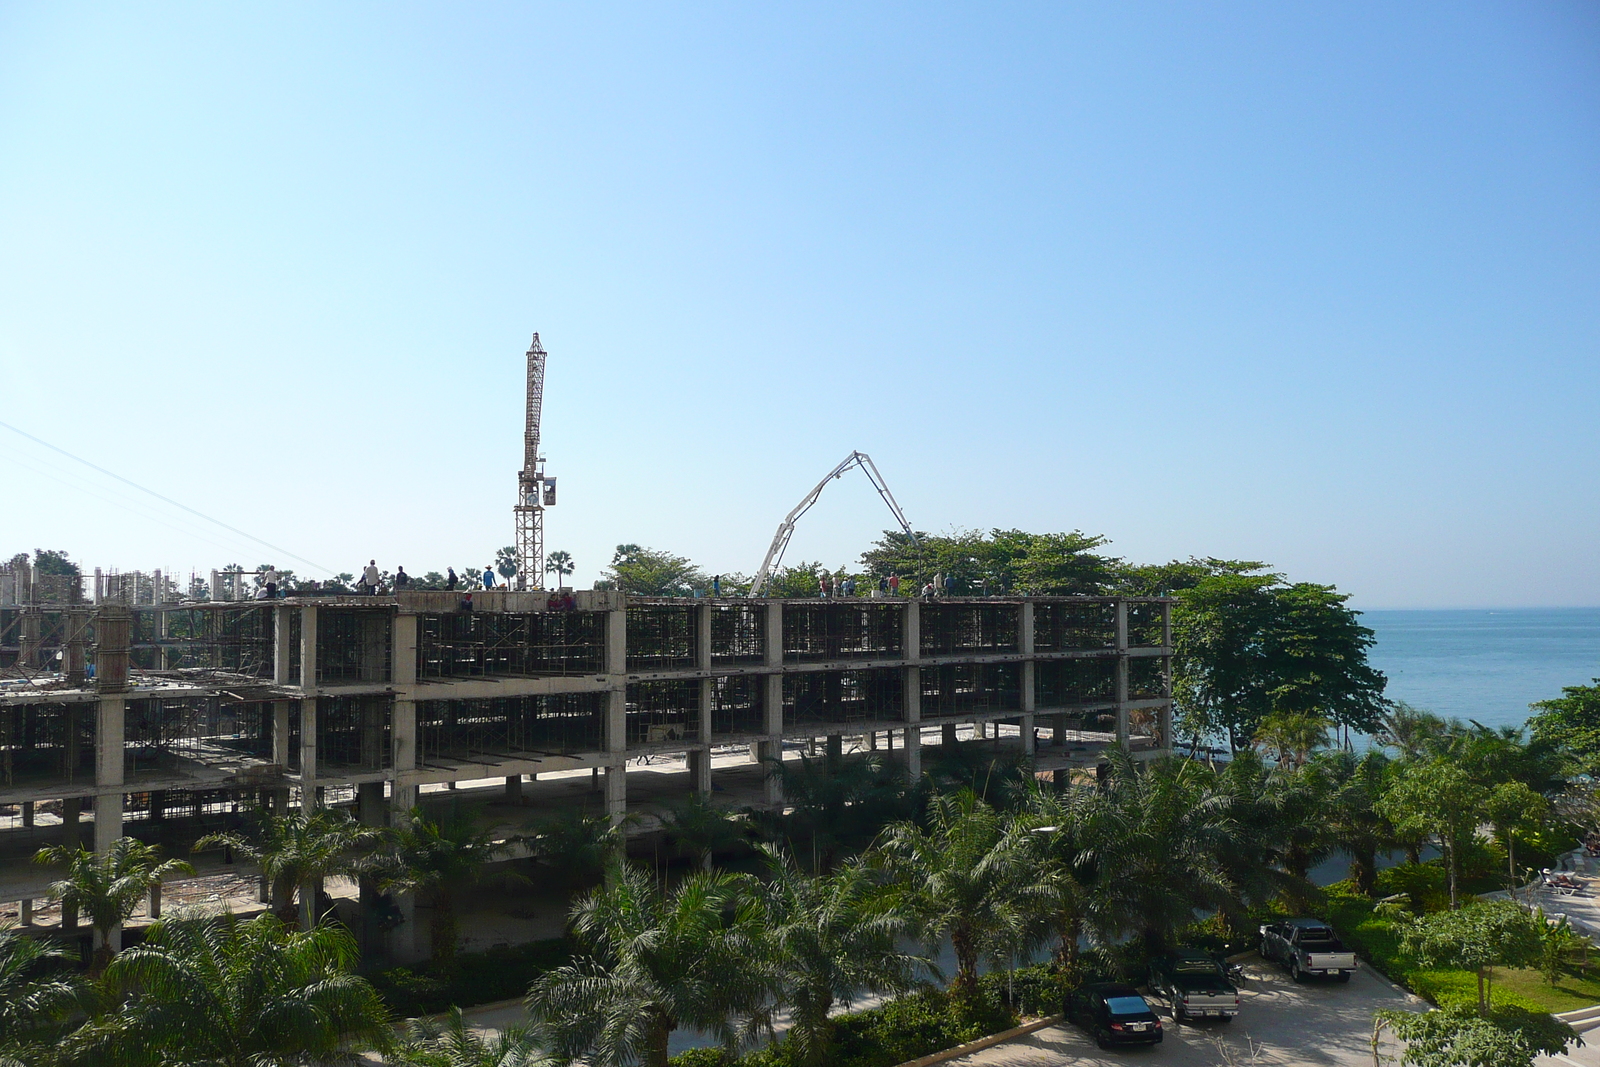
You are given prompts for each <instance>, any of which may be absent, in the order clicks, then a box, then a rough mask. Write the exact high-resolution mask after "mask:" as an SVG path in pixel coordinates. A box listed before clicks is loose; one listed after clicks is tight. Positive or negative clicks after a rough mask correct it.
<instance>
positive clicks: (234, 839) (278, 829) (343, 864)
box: [194, 808, 387, 930]
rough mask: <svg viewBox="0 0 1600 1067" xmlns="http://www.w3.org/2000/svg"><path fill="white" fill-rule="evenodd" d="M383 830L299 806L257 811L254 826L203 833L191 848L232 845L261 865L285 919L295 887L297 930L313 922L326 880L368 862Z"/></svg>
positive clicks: (291, 915)
mask: <svg viewBox="0 0 1600 1067" xmlns="http://www.w3.org/2000/svg"><path fill="white" fill-rule="evenodd" d="M386 836H387V833H386V831H384V830H381V829H378V828H376V827H371V826H362V825H361V824H360V823H358V822H356V821H355V820H354V819H352V818H351V817H350V816H348V815H346V814H345V813H344V812H342V811H339V810H337V809H335V808H318V809H315V810H313V811H310V812H307V811H305V810H304V809H301V810H298V811H291V812H288V813H287V814H284V815H273V814H271V813H270V812H262V813H260V814H259V815H258V816H257V822H256V826H255V828H254V830H252V831H251V832H249V833H244V834H239V833H234V832H232V831H229V832H227V833H220V834H207V835H206V836H205V837H202V838H201V839H200V840H199V841H196V842H195V846H194V847H195V850H196V851H200V850H203V849H208V848H231V849H233V850H234V851H235V852H238V853H239V854H240V855H242V856H244V857H245V858H246V859H248V860H250V861H251V862H252V863H254V864H256V866H258V867H260V868H261V874H262V875H263V877H265V878H266V879H267V881H268V883H269V884H270V885H271V889H272V910H273V914H275V915H277V916H278V918H280V919H282V920H283V921H284V922H286V923H292V922H294V921H295V918H296V910H295V904H294V895H295V890H296V888H298V889H299V891H300V907H299V922H300V928H301V929H302V930H309V929H311V928H312V927H313V926H314V925H316V921H317V917H316V898H317V893H318V892H319V891H320V889H321V887H322V883H323V881H324V880H325V879H327V878H331V877H333V876H334V875H339V874H359V873H360V872H361V871H362V870H364V869H365V868H366V867H367V866H368V865H369V863H370V851H371V850H372V849H373V848H375V847H376V846H378V845H379V844H381V843H382V842H383V841H384V839H385V837H386Z"/></svg>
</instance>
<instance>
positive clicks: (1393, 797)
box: [1378, 758, 1488, 910]
mask: <svg viewBox="0 0 1600 1067" xmlns="http://www.w3.org/2000/svg"><path fill="white" fill-rule="evenodd" d="M1487 795H1488V790H1487V789H1485V788H1484V787H1483V786H1481V785H1479V784H1478V783H1476V782H1474V781H1473V780H1472V778H1471V777H1470V776H1469V775H1468V774H1467V772H1466V771H1464V770H1462V769H1461V768H1460V767H1459V766H1457V765H1456V764H1455V763H1452V762H1451V761H1449V760H1445V759H1437V758H1436V759H1431V760H1427V761H1425V762H1412V763H1409V764H1407V765H1404V766H1402V767H1401V769H1400V773H1399V774H1398V775H1397V776H1396V777H1395V779H1394V780H1393V782H1392V784H1391V785H1390V786H1389V788H1388V790H1387V791H1386V792H1385V793H1384V795H1383V797H1382V798H1381V799H1380V800H1379V801H1378V811H1379V812H1380V813H1381V814H1382V815H1383V816H1384V817H1385V818H1387V819H1388V820H1389V821H1390V822H1391V823H1392V824H1393V825H1394V828H1395V830H1396V831H1397V832H1398V833H1400V834H1424V835H1427V836H1430V837H1432V838H1433V840H1434V842H1435V843H1436V844H1437V845H1438V846H1439V851H1440V852H1442V853H1443V854H1444V859H1445V870H1446V871H1447V872H1448V874H1449V879H1450V907H1451V909H1452V910H1454V909H1456V908H1459V907H1460V906H1461V898H1460V894H1459V892H1458V884H1459V882H1460V880H1461V848H1462V846H1463V845H1464V844H1465V843H1466V841H1467V840H1468V839H1470V837H1471V835H1472V833H1473V831H1474V830H1476V829H1477V827H1478V825H1479V823H1481V822H1482V821H1483V816H1484V811H1483V803H1484V800H1485V799H1486V798H1487Z"/></svg>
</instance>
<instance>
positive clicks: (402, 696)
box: [389, 613, 422, 812]
mask: <svg viewBox="0 0 1600 1067" xmlns="http://www.w3.org/2000/svg"><path fill="white" fill-rule="evenodd" d="M416 684H417V617H416V616H415V615H410V614H406V613H401V614H398V615H396V616H395V618H394V687H395V698H394V705H393V707H392V708H391V710H390V714H391V715H393V716H394V721H393V722H392V723H391V726H392V730H391V733H390V737H391V738H392V741H393V745H394V752H393V754H392V756H391V759H392V761H393V763H394V775H395V780H394V787H393V790H392V793H391V795H390V798H389V807H390V810H391V812H406V811H410V810H411V809H412V808H414V807H416V806H417V787H416V786H415V785H412V784H407V785H401V784H400V779H401V778H402V777H403V776H404V775H405V774H406V772H408V771H414V770H416V769H417V768H418V767H419V766H421V764H422V753H421V750H420V747H419V746H418V744H417V704H416V700H415V699H414V695H415V693H416Z"/></svg>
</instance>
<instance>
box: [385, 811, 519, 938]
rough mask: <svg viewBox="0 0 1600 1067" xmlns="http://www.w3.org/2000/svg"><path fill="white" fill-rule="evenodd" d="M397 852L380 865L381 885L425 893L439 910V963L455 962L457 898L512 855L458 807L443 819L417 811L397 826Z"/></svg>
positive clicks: (435, 921)
mask: <svg viewBox="0 0 1600 1067" xmlns="http://www.w3.org/2000/svg"><path fill="white" fill-rule="evenodd" d="M391 841H392V845H391V848H392V850H391V851H390V852H389V853H387V854H386V855H384V856H383V857H382V858H381V859H380V861H379V872H380V873H379V880H380V882H382V883H383V884H384V885H385V886H386V887H387V888H389V889H395V890H400V891H402V892H406V891H419V892H422V893H425V894H426V895H427V897H428V901H429V903H430V904H431V905H432V907H433V915H432V919H431V927H430V942H431V947H432V952H433V958H434V959H436V960H440V961H444V962H449V961H450V960H452V959H454V958H455V954H456V942H457V941H458V940H459V937H460V931H459V926H460V924H459V922H458V921H457V918H456V894H457V893H458V892H460V891H461V890H463V889H466V888H468V887H469V886H471V885H472V884H473V883H474V882H476V881H477V880H478V878H479V877H480V876H481V875H482V874H483V869H484V867H485V866H487V865H488V864H489V863H491V862H493V861H494V860H497V859H500V858H502V857H504V856H505V855H506V853H508V852H509V851H510V850H511V842H509V841H497V840H495V837H494V835H493V833H492V831H491V830H489V829H488V828H482V827H479V826H478V824H477V821H476V819H475V818H474V813H473V812H472V811H470V810H458V809H455V808H452V809H451V810H450V811H449V812H447V813H446V814H445V815H444V817H443V818H439V819H433V818H429V817H428V815H427V814H426V813H424V812H423V810H422V809H421V808H412V809H411V811H410V813H409V814H408V815H407V817H406V818H405V819H404V820H402V821H401V822H400V824H399V825H398V826H396V827H395V829H394V833H393V835H392V837H391Z"/></svg>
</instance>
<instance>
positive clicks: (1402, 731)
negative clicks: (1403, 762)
mask: <svg viewBox="0 0 1600 1067" xmlns="http://www.w3.org/2000/svg"><path fill="white" fill-rule="evenodd" d="M1449 733H1450V724H1449V723H1448V722H1446V721H1445V720H1444V719H1442V718H1440V717H1439V716H1437V715H1435V714H1433V712H1431V711H1423V710H1422V709H1421V708H1414V707H1412V706H1411V705H1410V704H1407V703H1406V702H1405V701H1403V700H1395V701H1390V702H1389V706H1388V707H1386V708H1385V709H1384V710H1383V713H1382V714H1381V715H1380V716H1379V717H1378V729H1377V731H1376V733H1375V734H1374V735H1373V736H1374V737H1375V738H1376V739H1377V742H1378V744H1379V745H1381V746H1383V747H1384V748H1392V749H1394V751H1395V752H1396V754H1398V755H1399V756H1401V757H1403V758H1405V759H1410V760H1420V759H1424V758H1426V757H1428V756H1436V755H1438V754H1440V753H1441V752H1443V751H1444V749H1445V747H1446V746H1447V744H1448V740H1447V739H1448V736H1449Z"/></svg>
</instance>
